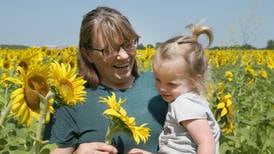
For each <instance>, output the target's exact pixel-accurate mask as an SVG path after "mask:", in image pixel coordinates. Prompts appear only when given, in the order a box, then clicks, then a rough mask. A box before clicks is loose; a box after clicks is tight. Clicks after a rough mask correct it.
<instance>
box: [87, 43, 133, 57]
mask: <svg viewBox="0 0 274 154" xmlns="http://www.w3.org/2000/svg"><path fill="white" fill-rule="evenodd" d="M137 45H138V40H137V39H136V40H134V41H130V42H124V43H123V44H121V45H119V46H117V47H114V48H113V51H109V49H107V48H104V49H97V48H93V47H91V46H90V47H88V49H90V50H94V51H99V52H101V53H102V55H103V56H107V57H116V56H117V55H118V54H119V52H120V49H121V48H123V49H124V50H125V51H126V52H127V53H131V52H133V51H135V50H136V49H137Z"/></svg>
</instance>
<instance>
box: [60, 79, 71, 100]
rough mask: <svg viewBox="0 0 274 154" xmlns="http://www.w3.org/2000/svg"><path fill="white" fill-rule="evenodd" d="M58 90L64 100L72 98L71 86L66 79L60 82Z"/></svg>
mask: <svg viewBox="0 0 274 154" xmlns="http://www.w3.org/2000/svg"><path fill="white" fill-rule="evenodd" d="M59 88H60V89H59V92H60V93H61V95H62V96H63V97H64V98H65V99H66V100H70V99H71V98H73V85H72V83H71V82H70V81H68V80H67V79H62V80H60V81H59Z"/></svg>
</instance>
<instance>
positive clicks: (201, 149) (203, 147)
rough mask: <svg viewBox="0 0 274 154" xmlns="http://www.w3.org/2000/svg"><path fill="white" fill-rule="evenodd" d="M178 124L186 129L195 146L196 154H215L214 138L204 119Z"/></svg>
mask: <svg viewBox="0 0 274 154" xmlns="http://www.w3.org/2000/svg"><path fill="white" fill-rule="evenodd" d="M180 124H181V125H183V126H184V127H185V128H186V129H187V131H188V132H189V134H190V135H191V137H192V139H193V140H194V142H195V143H196V144H197V146H198V149H197V154H215V146H216V145H215V141H214V137H213V134H212V130H211V129H210V127H209V124H208V121H207V120H206V119H191V120H186V121H182V122H180Z"/></svg>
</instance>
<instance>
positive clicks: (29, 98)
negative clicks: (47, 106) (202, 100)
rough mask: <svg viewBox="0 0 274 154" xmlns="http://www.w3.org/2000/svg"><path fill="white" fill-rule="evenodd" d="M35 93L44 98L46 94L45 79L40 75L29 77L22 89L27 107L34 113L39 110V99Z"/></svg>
mask: <svg viewBox="0 0 274 154" xmlns="http://www.w3.org/2000/svg"><path fill="white" fill-rule="evenodd" d="M35 91H36V92H38V93H40V94H41V95H43V96H46V94H47V92H48V88H47V83H46V79H45V78H43V77H42V76H40V75H34V76H31V77H30V78H29V79H28V80H27V85H26V87H25V89H24V92H25V99H26V103H27V105H28V107H29V108H30V109H32V110H34V111H38V110H39V108H40V98H39V96H38V95H37V93H36V92H35Z"/></svg>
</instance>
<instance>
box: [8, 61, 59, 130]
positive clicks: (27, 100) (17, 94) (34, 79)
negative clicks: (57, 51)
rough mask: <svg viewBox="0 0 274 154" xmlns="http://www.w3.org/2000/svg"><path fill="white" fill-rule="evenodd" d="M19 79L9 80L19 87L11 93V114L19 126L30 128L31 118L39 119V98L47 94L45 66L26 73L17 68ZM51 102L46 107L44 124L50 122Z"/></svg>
mask: <svg viewBox="0 0 274 154" xmlns="http://www.w3.org/2000/svg"><path fill="white" fill-rule="evenodd" d="M17 70H18V75H19V77H20V79H11V78H10V79H9V80H10V81H13V82H15V83H17V84H19V85H20V87H19V88H17V89H15V90H14V91H13V92H12V93H11V103H12V112H13V113H14V115H15V117H17V118H18V121H19V123H20V124H23V123H24V124H26V125H27V126H30V125H31V123H32V118H35V119H37V120H38V119H39V113H40V97H39V96H38V93H39V94H40V95H42V96H46V95H47V93H48V92H49V84H48V80H47V79H48V73H47V69H46V67H45V66H42V67H40V66H39V68H38V66H36V67H33V68H32V69H29V70H28V71H27V72H26V71H25V70H24V69H23V68H22V67H18V69H17ZM52 104H53V101H52V100H50V101H49V103H48V107H47V115H46V122H48V121H49V120H50V113H53V112H54V109H53V107H52Z"/></svg>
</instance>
